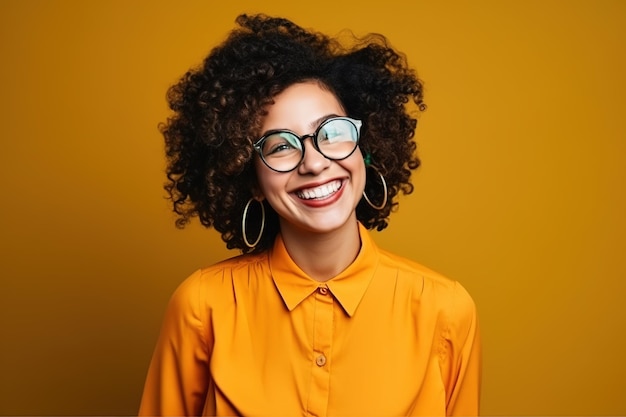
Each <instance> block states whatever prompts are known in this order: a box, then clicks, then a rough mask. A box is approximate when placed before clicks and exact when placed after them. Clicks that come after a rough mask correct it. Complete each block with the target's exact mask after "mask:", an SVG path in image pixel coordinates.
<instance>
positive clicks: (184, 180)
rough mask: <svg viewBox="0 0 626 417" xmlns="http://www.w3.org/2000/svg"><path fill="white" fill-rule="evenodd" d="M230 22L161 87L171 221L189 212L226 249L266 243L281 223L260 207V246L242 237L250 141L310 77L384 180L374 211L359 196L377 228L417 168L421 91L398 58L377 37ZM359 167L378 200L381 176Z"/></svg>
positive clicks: (250, 183) (252, 19) (363, 218)
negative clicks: (166, 112)
mask: <svg viewBox="0 0 626 417" xmlns="http://www.w3.org/2000/svg"><path fill="white" fill-rule="evenodd" d="M236 23H237V24H238V25H239V27H238V28H236V29H234V30H233V31H232V32H231V33H230V35H229V36H228V37H227V39H226V40H225V41H224V42H223V43H222V44H220V45H218V46H217V47H215V48H214V49H212V50H211V52H210V53H209V55H208V56H207V57H206V58H205V60H204V62H203V64H202V65H201V66H200V67H198V68H194V69H191V70H189V71H188V72H187V73H186V74H185V75H184V76H183V77H182V78H181V79H180V80H179V82H178V83H177V84H175V85H173V86H172V87H170V89H169V90H168V94H167V100H168V103H169V106H170V108H171V110H172V111H173V114H172V116H171V117H169V118H168V119H167V121H166V122H165V123H162V124H160V125H159V130H160V131H161V133H162V134H163V136H164V138H165V150H166V157H167V169H166V172H167V179H168V181H167V183H166V184H165V190H166V191H167V193H168V194H169V198H170V199H171V201H172V203H173V210H174V212H175V213H176V214H177V215H178V219H177V220H176V225H177V226H178V227H181V228H182V227H184V226H185V225H186V224H187V223H188V222H189V220H190V219H191V218H193V217H196V216H197V217H198V218H199V220H200V222H201V223H202V225H204V226H205V227H214V228H215V229H216V230H217V231H219V232H220V233H221V236H222V239H223V240H224V241H225V242H226V245H227V247H228V248H229V249H235V248H237V249H240V250H241V251H242V252H243V253H247V252H259V251H263V250H266V249H268V248H269V247H270V246H271V245H272V242H273V241H274V239H275V237H276V234H277V233H278V231H279V222H278V215H277V214H276V212H275V211H274V210H273V209H272V208H271V207H270V206H269V204H267V202H266V201H263V202H262V203H261V204H264V205H265V206H264V207H265V212H266V228H265V232H264V233H263V237H262V239H261V241H260V242H259V243H258V244H257V246H256V247H254V248H249V247H248V246H247V245H245V243H244V238H243V234H242V228H241V217H242V213H243V210H244V207H245V205H246V202H247V201H248V200H249V199H250V198H251V197H252V193H253V191H252V190H253V189H254V187H255V185H256V176H255V171H254V167H253V163H252V158H253V153H254V149H253V143H254V142H255V141H256V140H257V139H258V137H259V136H260V133H261V132H260V127H261V122H262V118H263V116H264V115H265V114H266V110H264V109H265V108H266V107H267V105H268V104H271V103H272V100H273V98H274V97H275V96H276V95H277V94H279V93H280V92H282V91H283V90H285V89H286V88H287V87H289V86H290V85H292V84H294V83H297V82H303V81H312V80H315V81H317V82H319V83H320V84H321V85H323V86H326V87H327V88H328V89H329V90H330V91H331V92H333V93H334V94H335V95H336V96H337V98H338V100H339V101H340V102H341V103H342V105H343V107H344V109H345V110H346V112H347V114H348V116H350V117H353V118H356V119H360V120H362V121H363V129H362V134H361V140H360V143H359V144H360V149H361V152H362V153H363V154H364V155H366V159H367V160H371V161H372V162H373V164H374V165H375V166H376V167H377V168H378V170H379V171H380V173H381V174H382V175H383V176H384V177H385V180H386V182H387V188H388V190H387V192H388V199H389V203H388V204H387V205H386V206H385V207H384V208H383V209H381V210H376V209H374V208H372V207H371V206H370V205H369V204H367V203H366V202H364V201H363V200H361V202H360V203H359V204H358V206H357V208H356V213H357V218H358V220H359V221H360V222H361V223H362V224H363V225H364V226H365V227H367V228H368V229H373V228H376V229H377V230H382V229H384V228H385V227H386V226H387V219H388V216H389V214H390V212H391V211H392V210H393V209H395V208H396V207H397V205H398V203H397V202H396V201H394V197H396V195H397V194H398V193H399V192H403V193H404V194H409V193H411V192H412V191H413V185H412V184H411V182H410V176H411V170H415V169H417V168H418V167H419V165H420V160H419V158H418V157H417V155H416V148H417V145H416V143H415V141H414V140H413V136H414V133H415V128H416V126H417V118H416V117H415V116H414V115H412V113H414V112H413V111H410V110H411V109H410V108H409V105H416V111H423V110H425V108H426V106H425V104H424V102H423V85H422V82H421V81H420V80H419V79H418V78H417V76H416V74H415V72H414V71H413V70H412V69H411V68H409V66H408V64H407V61H406V58H405V57H404V55H402V54H401V53H399V52H397V51H395V50H394V49H393V48H392V47H391V46H389V44H388V42H387V39H386V38H385V37H384V36H382V35H379V34H368V35H367V36H365V37H363V38H356V37H355V36H354V35H352V39H351V41H350V42H349V45H344V44H343V43H342V42H340V41H339V39H338V38H330V37H328V36H326V35H324V34H322V33H318V32H314V31H309V30H305V29H303V28H301V27H299V26H297V25H296V24H294V23H292V22H291V21H289V20H287V19H282V18H273V17H268V16H266V15H254V16H248V15H245V14H242V15H240V16H238V17H237V19H236ZM367 171H368V178H367V184H371V183H373V184H374V185H371V186H370V185H366V192H367V195H368V196H369V197H370V199H371V200H373V201H376V202H378V201H383V199H384V196H383V194H382V193H383V190H382V187H381V186H380V180H379V179H378V178H377V175H374V174H375V173H372V172H369V171H373V170H367ZM370 177H371V178H370ZM370 180H371V181H370ZM376 185H378V186H376Z"/></svg>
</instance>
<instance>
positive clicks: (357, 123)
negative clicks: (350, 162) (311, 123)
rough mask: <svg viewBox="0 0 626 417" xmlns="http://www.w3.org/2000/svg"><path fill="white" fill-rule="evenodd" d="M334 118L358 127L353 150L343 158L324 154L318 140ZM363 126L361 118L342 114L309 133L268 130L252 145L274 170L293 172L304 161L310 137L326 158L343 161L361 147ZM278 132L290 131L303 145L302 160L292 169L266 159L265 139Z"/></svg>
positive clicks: (327, 120)
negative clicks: (300, 133)
mask: <svg viewBox="0 0 626 417" xmlns="http://www.w3.org/2000/svg"><path fill="white" fill-rule="evenodd" d="M333 120H347V121H348V122H350V123H351V124H352V125H353V126H354V127H355V129H356V140H355V141H354V149H352V151H351V152H350V153H349V154H348V155H346V156H344V157H342V158H330V157H328V156H326V155H325V154H324V152H322V151H321V149H320V147H319V145H318V143H317V141H318V139H317V138H318V135H319V133H320V131H321V130H322V128H323V127H324V126H325V125H327V124H328V123H330V122H332V121H333ZM362 126H363V122H362V121H361V120H358V119H353V118H351V117H346V116H340V117H330V118H328V119H326V120H324V121H323V122H322V123H321V124H320V125H319V126H318V127H317V129H315V132H313V133H309V134H307V135H302V136H300V135H298V134H297V133H295V132H293V131H291V130H287V129H276V130H270V131H269V132H267V133H266V134H265V135H263V136H261V138H260V139H259V140H257V141H256V142H254V144H253V145H252V146H253V147H254V150H255V151H257V152H258V154H259V156H260V157H261V160H262V161H263V163H264V164H265V166H266V167H268V168H269V169H271V170H272V171H275V172H282V173H287V172H291V171H293V170H294V169H296V168H298V167H299V166H300V164H301V163H302V161H303V160H304V152H305V147H304V141H305V140H306V139H308V138H311V139H312V140H311V142H312V143H313V147H314V148H315V150H316V151H318V152H319V153H320V154H321V155H322V156H323V157H324V158H326V159H329V160H331V161H343V160H344V159H346V158H349V157H350V155H352V154H353V153H354V151H355V150H356V149H357V148H358V147H359V142H360V140H361V127H362ZM276 133H289V134H290V135H293V136H294V137H296V138H297V139H298V140H299V141H300V144H301V146H302V153H301V154H300V160H299V161H298V163H297V164H296V165H295V166H294V167H293V168H291V169H288V170H279V169H276V168H272V167H271V166H270V164H269V163H268V162H267V161H266V160H265V157H264V156H263V142H265V140H266V139H267V138H268V137H269V136H271V135H275V134H276Z"/></svg>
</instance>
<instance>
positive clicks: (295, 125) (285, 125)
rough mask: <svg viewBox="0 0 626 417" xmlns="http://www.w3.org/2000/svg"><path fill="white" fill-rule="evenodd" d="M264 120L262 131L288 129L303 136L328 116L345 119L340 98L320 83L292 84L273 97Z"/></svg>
mask: <svg viewBox="0 0 626 417" xmlns="http://www.w3.org/2000/svg"><path fill="white" fill-rule="evenodd" d="M266 111H267V113H266V115H265V116H264V117H263V119H262V123H261V124H262V130H263V131H264V132H265V131H268V130H272V129H289V130H293V131H295V132H299V133H301V134H304V133H308V132H309V131H310V130H311V128H315V127H316V126H315V125H316V124H319V123H320V122H319V121H320V120H323V119H324V118H325V117H326V116H330V115H337V116H346V114H345V110H344V109H343V106H342V105H341V103H340V101H339V99H338V98H337V97H336V96H335V95H334V94H333V93H332V92H331V91H330V90H329V89H327V88H325V87H323V86H322V85H320V83H319V82H315V81H309V82H302V83H297V84H293V85H291V86H289V87H287V88H286V89H285V90H283V91H282V92H281V93H280V94H278V95H276V96H275V97H274V103H273V104H270V105H269V106H268V107H267V109H266Z"/></svg>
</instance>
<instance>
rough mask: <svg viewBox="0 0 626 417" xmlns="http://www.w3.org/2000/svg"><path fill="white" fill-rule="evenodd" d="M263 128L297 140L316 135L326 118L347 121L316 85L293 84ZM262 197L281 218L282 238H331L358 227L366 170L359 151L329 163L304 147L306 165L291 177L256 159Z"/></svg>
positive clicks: (270, 109) (272, 108)
mask: <svg viewBox="0 0 626 417" xmlns="http://www.w3.org/2000/svg"><path fill="white" fill-rule="evenodd" d="M267 111H268V113H267V116H265V118H264V120H263V122H262V133H263V134H265V133H266V132H268V131H270V130H276V129H286V130H291V131H293V132H295V133H297V134H298V135H301V136H302V135H307V134H311V133H313V132H315V130H316V129H317V128H318V127H319V125H320V124H321V123H322V122H324V121H325V120H326V119H328V118H330V117H337V116H348V115H347V114H346V113H345V110H344V109H343V107H342V106H341V103H340V102H339V100H337V98H336V97H335V95H334V94H333V93H331V92H330V91H328V90H326V89H324V88H323V87H321V86H320V85H319V84H318V83H316V82H304V83H298V84H294V85H292V86H290V87H288V88H287V89H286V90H284V91H283V92H282V93H280V94H279V95H277V96H276V97H275V98H274V104H272V105H270V106H269V107H268V108H267ZM255 159H256V160H255V169H256V174H257V178H258V183H259V189H260V192H261V194H262V197H264V198H266V199H267V201H268V203H269V204H270V205H271V206H272V207H273V208H274V210H276V212H277V213H278V215H279V216H280V224H281V230H282V231H283V233H286V232H289V231H293V232H298V231H305V232H314V233H329V232H333V231H337V230H341V229H342V228H353V227H356V213H355V209H356V206H357V204H358V203H359V200H360V199H361V197H362V195H363V189H364V187H365V164H364V162H363V156H362V155H361V152H360V151H359V149H356V150H355V151H354V152H353V153H352V154H351V155H350V156H349V157H348V158H346V159H343V160H340V161H333V160H330V159H327V158H326V157H324V156H323V155H322V154H321V153H319V152H318V151H317V150H316V149H315V147H314V146H313V143H312V139H311V138H308V139H305V141H304V159H303V160H302V162H301V163H300V165H298V167H297V168H296V169H294V170H293V171H290V172H284V173H283V172H276V171H273V170H271V169H270V168H268V167H267V166H266V165H265V164H264V163H263V161H262V160H261V158H260V157H259V156H258V155H256V157H255Z"/></svg>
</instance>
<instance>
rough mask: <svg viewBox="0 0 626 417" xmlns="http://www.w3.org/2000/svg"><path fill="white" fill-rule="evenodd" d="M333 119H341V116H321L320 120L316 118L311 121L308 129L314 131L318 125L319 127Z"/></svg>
mask: <svg viewBox="0 0 626 417" xmlns="http://www.w3.org/2000/svg"><path fill="white" fill-rule="evenodd" d="M333 117H342V116H339V115H338V114H334V113H333V114H327V115H324V116H322V117H320V118H317V119H315V120H313V121H312V122H311V123H309V129H312V130H315V129H317V128H318V127H319V125H321V124H322V123H324V122H325V121H326V120H328V119H331V118H333Z"/></svg>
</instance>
